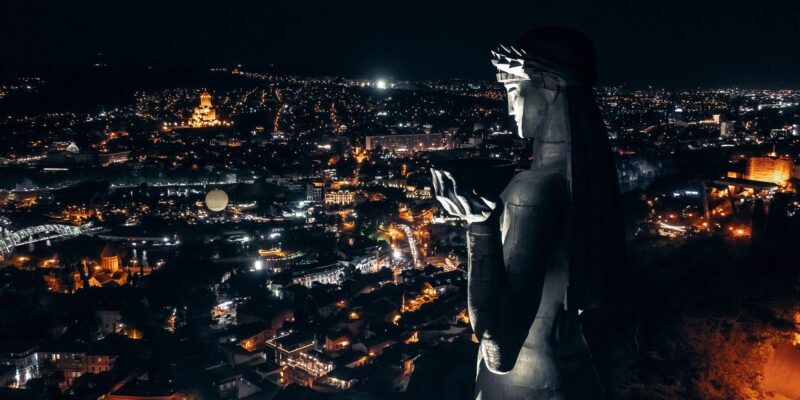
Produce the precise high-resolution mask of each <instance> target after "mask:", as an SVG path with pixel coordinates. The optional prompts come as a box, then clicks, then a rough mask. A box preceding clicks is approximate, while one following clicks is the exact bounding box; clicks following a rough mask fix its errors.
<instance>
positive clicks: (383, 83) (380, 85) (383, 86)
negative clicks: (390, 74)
mask: <svg viewBox="0 0 800 400" xmlns="http://www.w3.org/2000/svg"><path fill="white" fill-rule="evenodd" d="M375 87H377V88H378V89H386V81H385V80H383V79H378V81H377V82H375Z"/></svg>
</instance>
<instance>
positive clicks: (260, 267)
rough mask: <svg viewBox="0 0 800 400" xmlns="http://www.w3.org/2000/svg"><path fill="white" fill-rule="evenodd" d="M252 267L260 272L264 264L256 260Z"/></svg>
mask: <svg viewBox="0 0 800 400" xmlns="http://www.w3.org/2000/svg"><path fill="white" fill-rule="evenodd" d="M253 267H254V268H255V269H256V271H261V269H262V268H264V263H263V262H262V261H261V260H256V262H254V263H253Z"/></svg>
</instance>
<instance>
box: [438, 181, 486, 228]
mask: <svg viewBox="0 0 800 400" xmlns="http://www.w3.org/2000/svg"><path fill="white" fill-rule="evenodd" d="M431 174H432V175H433V189H434V192H435V193H436V200H438V201H439V203H441V205H442V207H444V209H445V211H447V213H448V214H450V215H452V216H454V217H459V218H461V219H463V220H466V221H467V223H470V224H472V223H476V222H484V221H486V220H487V219H488V218H489V216H491V215H492V211H494V209H495V208H496V207H497V202H496V201H492V200H489V199H487V198H485V197H481V196H478V195H477V194H476V193H475V192H474V191H469V190H463V189H462V188H459V185H458V182H456V180H455V178H453V175H452V174H451V173H449V172H447V171H443V170H438V169H435V168H431Z"/></svg>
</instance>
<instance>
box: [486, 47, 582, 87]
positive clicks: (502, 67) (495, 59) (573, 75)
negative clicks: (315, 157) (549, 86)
mask: <svg viewBox="0 0 800 400" xmlns="http://www.w3.org/2000/svg"><path fill="white" fill-rule="evenodd" d="M492 64H493V65H494V66H495V68H497V71H498V73H497V81H498V82H513V81H522V80H532V81H543V80H544V77H543V74H546V73H549V74H553V75H556V76H557V77H559V78H561V79H562V80H563V82H565V83H567V84H573V85H574V84H590V85H591V84H592V83H593V82H591V80H590V79H589V80H587V78H586V77H585V76H582V75H581V74H580V72H578V71H574V70H571V69H569V68H565V67H563V66H559V65H558V64H554V63H552V62H548V61H547V60H544V59H541V58H539V57H535V56H533V55H531V54H529V53H528V52H527V51H525V50H523V49H520V48H517V47H514V46H513V45H510V44H501V45H499V46H498V47H497V48H496V49H494V50H492Z"/></svg>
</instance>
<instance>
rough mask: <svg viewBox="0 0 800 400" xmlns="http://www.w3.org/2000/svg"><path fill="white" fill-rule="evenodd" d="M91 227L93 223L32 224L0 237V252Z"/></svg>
mask: <svg viewBox="0 0 800 400" xmlns="http://www.w3.org/2000/svg"><path fill="white" fill-rule="evenodd" d="M91 227H92V224H91V223H88V224H83V225H81V226H72V225H60V224H45V225H36V226H30V227H27V228H25V229H20V230H18V231H16V232H14V233H11V234H10V235H7V236H5V237H3V238H0V254H2V255H8V254H11V252H12V251H14V248H15V247H17V246H24V245H26V244H30V243H35V242H41V241H44V240H50V239H58V238H66V237H75V236H78V235H81V234H84V233H86V232H88V231H89V230H90V229H91Z"/></svg>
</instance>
